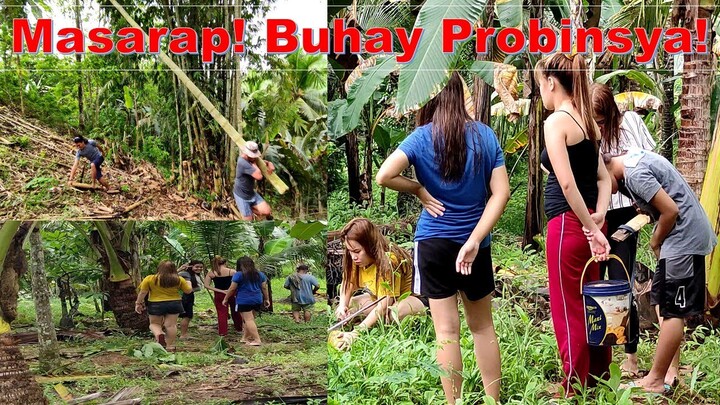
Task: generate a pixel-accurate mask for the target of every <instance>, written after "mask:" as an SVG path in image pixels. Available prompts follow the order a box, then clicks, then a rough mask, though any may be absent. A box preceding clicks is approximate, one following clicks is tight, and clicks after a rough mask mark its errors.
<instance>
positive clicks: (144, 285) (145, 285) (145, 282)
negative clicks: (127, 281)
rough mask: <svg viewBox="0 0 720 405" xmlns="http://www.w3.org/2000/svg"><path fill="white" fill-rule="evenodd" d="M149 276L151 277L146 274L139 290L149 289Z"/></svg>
mask: <svg viewBox="0 0 720 405" xmlns="http://www.w3.org/2000/svg"><path fill="white" fill-rule="evenodd" d="M150 278H152V276H147V277H145V278H144V279H143V281H142V282H141V283H140V291H150Z"/></svg>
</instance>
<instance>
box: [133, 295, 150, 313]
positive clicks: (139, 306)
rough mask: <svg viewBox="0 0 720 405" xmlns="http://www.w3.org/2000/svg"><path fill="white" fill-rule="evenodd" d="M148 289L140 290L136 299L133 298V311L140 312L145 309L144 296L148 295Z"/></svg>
mask: <svg viewBox="0 0 720 405" xmlns="http://www.w3.org/2000/svg"><path fill="white" fill-rule="evenodd" d="M148 292H149V291H148V290H140V292H139V293H138V296H137V299H136V300H135V312H137V313H138V314H142V313H143V311H144V310H145V297H147V295H148Z"/></svg>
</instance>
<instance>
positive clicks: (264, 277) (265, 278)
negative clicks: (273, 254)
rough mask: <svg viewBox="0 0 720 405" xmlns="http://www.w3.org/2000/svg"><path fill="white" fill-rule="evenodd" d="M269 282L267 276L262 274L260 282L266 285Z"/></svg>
mask: <svg viewBox="0 0 720 405" xmlns="http://www.w3.org/2000/svg"><path fill="white" fill-rule="evenodd" d="M266 281H267V276H266V275H265V273H263V272H262V271H261V272H260V282H261V283H264V282H266Z"/></svg>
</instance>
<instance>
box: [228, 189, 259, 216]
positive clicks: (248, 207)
mask: <svg viewBox="0 0 720 405" xmlns="http://www.w3.org/2000/svg"><path fill="white" fill-rule="evenodd" d="M233 197H235V204H237V207H238V210H239V211H240V214H242V216H244V217H251V216H252V215H253V211H252V207H254V206H256V205H259V204H261V203H264V202H265V200H264V199H263V198H262V197H261V196H260V194H258V193H257V192H255V195H253V197H252V198H251V199H249V200H246V199H244V198H242V197H240V196H239V195H237V194H235V193H233Z"/></svg>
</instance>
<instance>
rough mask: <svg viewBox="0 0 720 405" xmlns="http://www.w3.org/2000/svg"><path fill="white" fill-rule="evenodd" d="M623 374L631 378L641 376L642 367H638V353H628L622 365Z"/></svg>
mask: <svg viewBox="0 0 720 405" xmlns="http://www.w3.org/2000/svg"><path fill="white" fill-rule="evenodd" d="M620 370H621V371H622V373H623V375H626V376H628V377H631V378H637V377H639V373H640V369H639V368H638V362H637V355H628V356H627V357H625V360H624V361H623V362H622V364H621V365H620Z"/></svg>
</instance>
